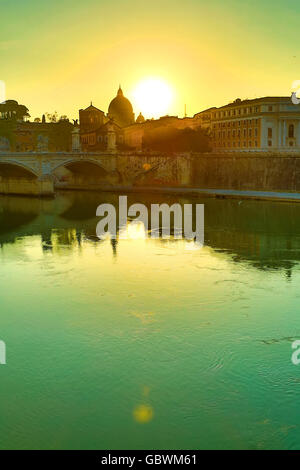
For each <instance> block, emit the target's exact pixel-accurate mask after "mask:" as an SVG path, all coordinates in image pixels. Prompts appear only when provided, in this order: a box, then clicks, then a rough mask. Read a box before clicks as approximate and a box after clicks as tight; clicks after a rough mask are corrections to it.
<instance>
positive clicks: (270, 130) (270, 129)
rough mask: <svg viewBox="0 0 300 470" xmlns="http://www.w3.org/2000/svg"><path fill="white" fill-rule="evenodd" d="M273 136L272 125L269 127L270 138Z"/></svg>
mask: <svg viewBox="0 0 300 470" xmlns="http://www.w3.org/2000/svg"><path fill="white" fill-rule="evenodd" d="M272 136H273V129H272V127H268V139H272Z"/></svg>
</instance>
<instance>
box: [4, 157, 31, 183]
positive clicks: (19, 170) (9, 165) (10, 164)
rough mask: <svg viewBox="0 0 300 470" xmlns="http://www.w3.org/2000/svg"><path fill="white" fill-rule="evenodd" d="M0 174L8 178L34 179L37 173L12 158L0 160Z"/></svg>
mask: <svg viewBox="0 0 300 470" xmlns="http://www.w3.org/2000/svg"><path fill="white" fill-rule="evenodd" d="M0 176H2V177H3V176H4V177H8V178H24V179H36V178H37V177H38V176H39V175H38V174H37V173H36V172H35V170H33V169H32V168H30V167H28V166H27V165H24V164H23V163H21V162H18V161H13V160H2V159H1V160H0Z"/></svg>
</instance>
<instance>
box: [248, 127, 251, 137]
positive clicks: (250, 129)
mask: <svg viewBox="0 0 300 470" xmlns="http://www.w3.org/2000/svg"><path fill="white" fill-rule="evenodd" d="M248 133H249V137H252V129H249V131H248Z"/></svg>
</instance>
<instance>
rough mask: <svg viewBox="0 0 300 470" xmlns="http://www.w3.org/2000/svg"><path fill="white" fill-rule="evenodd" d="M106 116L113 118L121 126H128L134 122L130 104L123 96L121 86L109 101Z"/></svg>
mask: <svg viewBox="0 0 300 470" xmlns="http://www.w3.org/2000/svg"><path fill="white" fill-rule="evenodd" d="M108 117H110V118H111V119H113V120H114V121H115V122H116V124H118V125H119V126H121V127H125V126H129V125H130V124H132V123H134V113H133V109H132V104H131V103H130V101H129V100H128V99H127V98H125V96H124V95H123V91H122V90H121V87H120V88H119V90H118V93H117V96H116V97H115V98H114V99H113V100H112V101H111V103H110V105H109V108H108Z"/></svg>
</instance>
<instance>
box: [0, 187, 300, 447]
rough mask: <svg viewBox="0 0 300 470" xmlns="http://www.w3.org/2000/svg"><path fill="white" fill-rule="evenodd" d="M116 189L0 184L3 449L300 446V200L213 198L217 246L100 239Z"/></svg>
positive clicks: (136, 234)
mask: <svg viewBox="0 0 300 470" xmlns="http://www.w3.org/2000/svg"><path fill="white" fill-rule="evenodd" d="M117 200H118V195H117V194H112V193H99V194H97V193H88V192H86V193H84V192H77V193H73V192H67V191H66V192H62V193H58V194H57V196H56V198H55V199H54V200H39V199H30V198H21V197H6V196H1V197H0V339H1V340H3V341H5V344H6V355H7V358H6V359H7V364H6V365H1V366H0V380H1V388H0V448H21V449H22V448H25V449H26V448H35V449H61V448H62V449H76V448H79V449H97V448H98V449H194V448H195V449H209V448H221V449H222V448H225V449H230V448H243V449H244V448H246V449H248V448H251V449H271V448H276V449H278V448H282V449H293V448H297V447H298V448H299V442H300V407H299V402H300V366H298V367H297V366H296V365H294V364H293V363H292V361H291V356H292V352H293V350H292V347H291V345H292V342H293V341H294V340H296V339H300V291H299V285H300V270H299V260H300V204H295V203H277V202H262V201H249V200H243V201H238V200H222V199H203V200H201V199H191V198H183V197H176V196H175V195H172V196H170V197H169V196H158V195H153V196H151V195H147V196H146V195H140V194H131V195H129V203H133V202H144V203H146V204H150V203H151V202H166V203H169V204H170V203H173V202H180V203H182V204H184V203H187V202H189V203H204V204H205V245H204V247H203V248H202V249H188V243H187V242H186V241H180V240H172V239H171V240H163V239H158V240H152V239H149V238H148V239H146V238H145V237H144V236H143V235H144V234H143V231H142V230H140V228H141V227H137V228H136V229H134V228H133V229H131V232H130V236H131V238H130V239H127V240H118V241H117V242H113V243H112V242H111V241H109V240H104V241H99V240H98V239H97V238H96V236H95V228H96V224H97V222H98V218H96V216H95V214H96V208H97V206H98V205H99V204H101V203H103V202H111V203H113V204H117Z"/></svg>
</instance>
